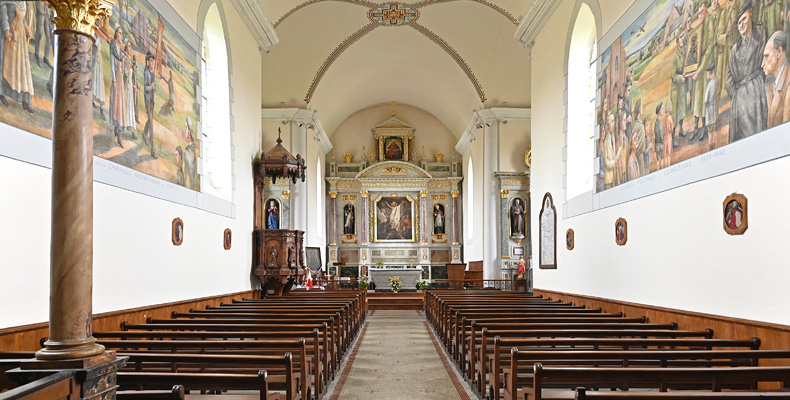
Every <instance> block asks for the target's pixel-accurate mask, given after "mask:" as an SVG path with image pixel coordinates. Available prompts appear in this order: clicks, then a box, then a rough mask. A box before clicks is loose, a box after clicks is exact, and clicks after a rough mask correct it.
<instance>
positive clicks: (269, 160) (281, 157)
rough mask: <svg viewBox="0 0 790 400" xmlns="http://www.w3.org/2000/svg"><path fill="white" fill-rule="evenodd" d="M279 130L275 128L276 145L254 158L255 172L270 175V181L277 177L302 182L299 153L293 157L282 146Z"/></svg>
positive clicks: (302, 169)
mask: <svg viewBox="0 0 790 400" xmlns="http://www.w3.org/2000/svg"><path fill="white" fill-rule="evenodd" d="M280 134H281V130H280V128H277V145H275V146H274V147H272V149H271V150H269V151H267V152H264V153H261V156H260V157H259V158H258V159H256V160H255V173H256V174H257V175H260V176H263V177H271V178H272V183H276V182H277V179H278V178H285V179H291V181H292V182H293V183H296V180H297V179H301V180H302V182H304V179H305V169H306V168H305V165H304V158H302V155H301V154H297V155H296V157H294V156H293V155H292V154H291V153H290V152H288V150H286V149H285V147H283V145H282V142H283V140H282V139H281V138H280Z"/></svg>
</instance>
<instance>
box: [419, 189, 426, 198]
mask: <svg viewBox="0 0 790 400" xmlns="http://www.w3.org/2000/svg"><path fill="white" fill-rule="evenodd" d="M420 197H428V191H427V190H420Z"/></svg>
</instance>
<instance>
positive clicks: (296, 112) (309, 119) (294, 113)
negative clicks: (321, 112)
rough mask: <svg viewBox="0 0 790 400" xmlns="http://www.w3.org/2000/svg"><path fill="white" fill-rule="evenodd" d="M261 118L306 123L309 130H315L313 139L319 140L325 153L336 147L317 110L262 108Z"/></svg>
mask: <svg viewBox="0 0 790 400" xmlns="http://www.w3.org/2000/svg"><path fill="white" fill-rule="evenodd" d="M261 120H262V121H284V122H297V123H300V124H302V126H305V125H306V127H307V130H311V131H313V133H312V135H313V139H315V140H316V141H317V142H318V145H319V146H320V147H321V150H322V151H323V152H324V153H328V152H330V151H331V150H332V147H334V146H332V142H331V141H330V140H329V135H327V134H326V131H325V130H324V126H323V125H322V124H321V120H320V119H319V118H318V114H317V113H316V112H315V111H310V110H305V109H303V108H262V109H261Z"/></svg>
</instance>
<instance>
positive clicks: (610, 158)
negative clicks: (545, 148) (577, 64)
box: [596, 0, 790, 207]
mask: <svg viewBox="0 0 790 400" xmlns="http://www.w3.org/2000/svg"><path fill="white" fill-rule="evenodd" d="M749 4H751V6H749ZM783 6H784V2H781V1H772V2H768V1H765V2H763V1H754V2H748V3H747V2H743V1H734V0H714V1H693V2H692V1H690V0H656V1H655V2H653V3H652V4H650V5H649V6H647V7H646V9H644V12H641V14H638V13H639V12H640V10H634V12H633V13H631V14H627V15H626V16H625V18H633V23H632V24H631V25H630V26H628V27H627V28H626V29H625V31H624V32H623V33H622V35H620V36H618V37H616V38H614V40H612V41H611V42H610V43H611V45H608V44H607V46H608V47H607V48H606V49H605V50H604V51H603V52H602V54H601V57H600V70H599V71H598V79H597V86H598V89H599V92H598V93H599V96H600V98H599V100H600V101H599V102H597V104H598V106H599V107H600V108H599V109H598V126H597V128H596V129H598V134H599V138H598V143H597V145H596V148H597V150H596V156H597V158H598V159H597V161H598V162H599V165H598V168H596V170H597V171H598V173H597V176H596V180H597V188H596V192H597V193H602V194H604V195H603V197H601V198H602V200H601V206H602V207H603V206H608V205H611V204H617V203H619V202H623V201H628V200H630V199H633V198H636V197H641V196H644V195H649V194H652V193H656V192H659V191H662V190H666V189H669V188H672V187H677V186H680V185H683V184H686V183H690V182H694V181H696V180H700V179H706V178H708V177H712V176H716V175H719V174H722V173H727V172H730V171H734V170H736V169H740V168H744V167H747V166H750V165H754V164H757V163H760V162H764V161H767V160H770V159H774V158H778V157H783V156H786V155H788V154H790V146H787V145H785V144H784V141H783V139H782V138H781V135H779V133H778V130H777V129H771V128H773V127H776V126H778V125H781V124H785V123H786V122H788V120H790V113H782V112H780V110H781V105H782V104H785V105H786V104H788V103H785V102H786V101H787V102H790V99H787V100H785V99H784V96H783V95H781V93H784V91H785V88H786V86H787V85H788V83H789V82H790V79H788V78H790V77H788V76H787V74H790V68H787V67H788V65H787V62H786V61H785V60H786V56H785V51H784V50H782V49H780V48H777V47H774V43H779V42H777V41H776V38H777V37H779V36H782V35H784V33H783V32H782V31H783V30H785V29H786V28H785V25H786V22H785V21H784V20H783V18H782V15H787V14H786V12H785V11H783V9H782V8H783ZM632 15H633V16H632ZM743 37H745V38H747V39H748V40H744V39H742V38H743ZM607 41H608V38H607ZM775 85H781V87H775ZM775 93H779V94H776V95H775ZM778 96H782V98H774V97H778ZM735 143H737V145H735V146H731V145H733V144H735ZM722 147H726V149H721V148H722ZM703 154H705V156H704V157H698V158H696V159H694V160H692V158H695V157H696V156H699V155H703ZM658 171H661V173H658V174H656V172H658ZM643 177H644V178H643ZM637 180H638V181H639V182H636V185H631V184H630V183H631V182H634V181H637ZM645 183H646V185H645ZM618 186H621V188H618V191H611V192H610V193H607V192H609V190H610V189H612V188H614V187H618ZM620 189H621V190H620Z"/></svg>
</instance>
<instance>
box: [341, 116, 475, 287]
mask: <svg viewBox="0 0 790 400" xmlns="http://www.w3.org/2000/svg"><path fill="white" fill-rule="evenodd" d="M372 132H373V141H372V144H373V146H372V149H373V150H372V151H371V152H370V153H369V154H367V155H366V156H365V158H364V159H362V160H359V161H358V162H354V160H353V156H352V155H351V154H346V155H345V156H344V157H345V161H346V162H343V163H337V162H334V160H333V161H332V162H330V163H329V170H328V177H327V178H326V181H327V183H328V188H329V192H328V201H327V204H328V207H329V214H328V218H327V219H328V221H327V232H328V233H329V242H330V243H329V246H328V254H329V257H328V258H327V264H328V267H329V273H330V274H338V275H340V276H359V274H360V267H362V266H368V267H369V266H371V265H375V264H376V263H378V262H381V263H382V264H384V265H387V266H407V265H418V266H419V269H421V270H422V278H423V279H429V280H432V279H446V278H447V268H446V264H448V263H459V262H461V259H462V255H461V250H462V245H461V244H460V242H461V226H460V221H461V211H460V209H459V207H460V202H459V198H458V195H459V188H458V186H459V182H461V180H462V179H463V178H462V177H461V176H460V163H457V162H455V160H453V161H451V162H445V161H443V154H435V155H434V160H428V159H427V158H426V157H425V155H424V154H423V155H420V154H418V152H417V151H416V150H415V148H416V146H415V143H414V142H415V128H414V127H412V126H410V125H409V124H407V123H405V122H403V121H401V120H399V119H398V118H396V117H395V114H394V113H393V114H392V117H391V118H389V119H388V120H386V121H384V122H382V123H380V124H379V125H377V126H375V127H374V128H372ZM412 286H413V285H412ZM403 287H404V289H412V288H413V287H409V286H407V285H406V284H405V282H404V286H403Z"/></svg>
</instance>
